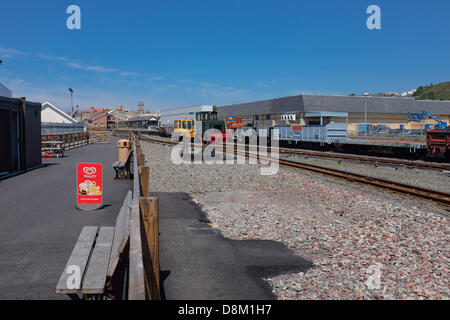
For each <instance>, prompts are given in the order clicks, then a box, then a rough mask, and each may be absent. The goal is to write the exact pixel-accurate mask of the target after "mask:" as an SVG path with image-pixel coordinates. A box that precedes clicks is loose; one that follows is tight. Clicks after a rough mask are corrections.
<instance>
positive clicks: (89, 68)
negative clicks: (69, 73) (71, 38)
mask: <svg viewBox="0 0 450 320" xmlns="http://www.w3.org/2000/svg"><path fill="white" fill-rule="evenodd" d="M66 66H68V67H71V68H75V69H80V70H87V71H97V72H116V71H117V70H116V69H109V68H106V67H102V66H87V65H82V64H80V63H75V62H69V63H66Z"/></svg>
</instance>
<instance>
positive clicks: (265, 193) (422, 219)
mask: <svg viewBox="0 0 450 320" xmlns="http://www.w3.org/2000/svg"><path fill="white" fill-rule="evenodd" d="M142 148H143V151H144V152H145V154H146V159H147V165H149V166H150V184H151V191H153V192H187V193H189V194H191V195H192V197H193V198H194V201H195V202H197V203H198V204H199V205H200V206H202V207H203V210H204V211H205V212H206V213H207V214H208V218H209V219H210V221H211V222H212V226H213V227H214V228H216V229H217V230H219V231H220V232H221V233H222V234H223V235H224V236H225V237H227V238H230V239H236V240H244V239H264V240H275V241H279V242H282V243H284V244H286V245H287V246H288V247H289V248H290V249H292V250H293V251H294V252H295V253H296V254H297V255H299V256H302V257H304V258H306V259H309V260H312V261H313V262H314V267H313V268H311V269H309V270H308V271H307V272H306V273H298V274H283V275H279V276H275V277H272V278H269V279H266V280H267V281H268V283H269V284H270V285H271V287H272V290H273V292H274V294H275V295H276V296H277V297H278V298H279V299H448V298H449V293H450V290H449V282H448V281H449V280H448V279H449V262H450V261H449V260H450V256H449V252H450V245H449V243H448V242H449V241H448V240H449V239H448V238H449V234H450V233H449V231H450V225H449V216H448V212H447V211H446V210H444V209H443V208H441V207H439V206H436V205H433V204H430V203H427V202H422V201H419V200H415V199H412V198H408V197H404V196H400V195H396V194H391V193H387V192H385V191H382V190H378V189H374V188H372V187H368V186H363V185H359V184H352V183H350V182H347V181H343V180H337V179H335V178H331V177H326V176H322V175H317V174H313V173H311V172H308V171H303V170H296V169H291V168H280V170H279V172H278V173H277V174H276V175H273V176H262V175H260V169H259V167H258V166H257V165H248V164H242V165H237V164H234V165H206V164H202V165H194V164H188V165H185V164H183V165H175V164H173V163H172V162H171V160H170V153H171V147H170V146H164V145H158V144H152V143H147V142H144V141H143V142H142Z"/></svg>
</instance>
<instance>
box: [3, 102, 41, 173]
mask: <svg viewBox="0 0 450 320" xmlns="http://www.w3.org/2000/svg"><path fill="white" fill-rule="evenodd" d="M22 106H23V102H22V100H20V99H12V98H5V97H0V117H1V121H0V126H1V130H0V133H1V135H0V142H1V143H0V172H9V173H11V172H15V171H17V170H19V169H20V170H25V169H31V168H33V167H36V166H39V165H40V164H41V163H42V162H41V161H42V159H41V112H40V111H41V104H40V103H33V102H28V101H26V105H25V108H23V107H22ZM24 109H25V110H24Z"/></svg>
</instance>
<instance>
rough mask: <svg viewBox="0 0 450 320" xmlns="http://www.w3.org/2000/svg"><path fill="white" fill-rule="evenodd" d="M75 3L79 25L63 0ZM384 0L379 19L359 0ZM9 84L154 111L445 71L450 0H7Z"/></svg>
mask: <svg viewBox="0 0 450 320" xmlns="http://www.w3.org/2000/svg"><path fill="white" fill-rule="evenodd" d="M71 4H76V5H78V6H79V7H80V8H81V30H68V29H67V28H66V19H67V17H68V16H69V15H68V14H66V8H67V7H68V6H69V5H71ZM371 4H376V5H378V6H380V8H381V23H382V29H381V30H368V29H367V27H366V19H367V17H368V16H369V15H368V14H366V9H367V7H368V6H369V5H371ZM0 10H1V11H0V30H2V32H1V36H0V58H1V59H3V64H2V65H1V66H0V82H2V83H3V84H5V85H6V86H8V87H9V88H10V89H12V90H13V94H14V96H26V97H27V98H29V99H31V100H34V101H39V102H44V101H45V100H49V101H51V102H53V103H55V104H56V105H58V106H60V107H62V108H64V109H65V110H69V105H70V96H69V92H68V89H67V88H68V87H72V88H73V89H74V90H75V94H74V101H75V102H74V103H75V104H78V105H80V108H81V109H86V108H89V107H90V106H100V107H101V106H104V107H107V106H119V105H125V106H127V107H130V108H134V109H136V108H137V103H138V102H139V101H144V103H145V106H146V108H147V109H150V110H151V111H156V110H162V109H165V108H169V107H177V106H188V105H195V104H216V105H225V104H231V103H239V102H246V101H253V100H259V99H268V98H273V97H282V96H288V95H295V94H300V93H316V92H317V93H323V94H350V93H357V94H359V93H363V92H373V93H377V92H382V91H404V90H407V89H412V88H416V87H417V86H419V85H422V84H428V83H430V82H432V83H438V82H442V81H449V80H450V79H449V75H450V36H449V31H450V19H449V18H448V14H449V12H450V1H447V0H442V1H437V0H429V1H426V2H425V1H417V0H409V1H406V0H405V1H403V0H389V1H375V0H373V1H363V0H348V1H339V0H334V1H331V0H326V1H323V0H317V1H294V0H289V1H284V0H278V1H275V0H273V1H265V0H258V1H253V0H251V1H250V0H247V1H246V0H240V1H235V0H224V1H222V0H220V1H219V0H209V1H195V0H189V1H184V0H164V1H136V0H128V1H100V0H95V1H92V0H91V1H87V0H72V1H65V0H53V1H45V0H40V1H22V0H15V1H9V0H5V1H2V5H1V9H0Z"/></svg>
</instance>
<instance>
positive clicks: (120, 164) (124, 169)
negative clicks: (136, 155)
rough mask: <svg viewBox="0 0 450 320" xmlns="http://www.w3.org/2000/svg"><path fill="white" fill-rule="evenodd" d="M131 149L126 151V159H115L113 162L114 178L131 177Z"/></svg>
mask: <svg viewBox="0 0 450 320" xmlns="http://www.w3.org/2000/svg"><path fill="white" fill-rule="evenodd" d="M132 153H133V151H132V150H130V151H129V152H128V156H127V160H126V161H116V162H114V163H113V168H114V170H115V171H116V179H128V178H132V174H131V170H130V164H131V154H132Z"/></svg>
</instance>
